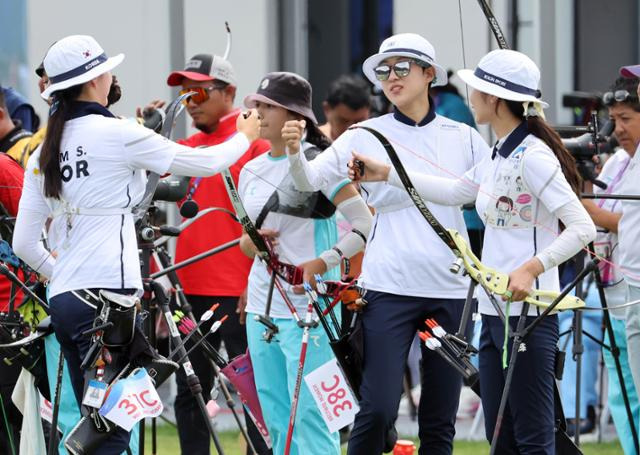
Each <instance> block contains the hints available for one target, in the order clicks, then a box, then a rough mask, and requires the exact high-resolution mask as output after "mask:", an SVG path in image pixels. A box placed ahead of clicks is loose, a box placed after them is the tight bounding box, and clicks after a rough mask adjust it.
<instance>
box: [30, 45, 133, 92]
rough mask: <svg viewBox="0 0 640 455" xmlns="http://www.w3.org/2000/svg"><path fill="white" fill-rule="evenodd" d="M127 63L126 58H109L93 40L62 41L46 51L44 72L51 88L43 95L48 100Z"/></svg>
mask: <svg viewBox="0 0 640 455" xmlns="http://www.w3.org/2000/svg"><path fill="white" fill-rule="evenodd" d="M122 60H124V54H118V55H116V56H115V57H111V58H109V57H107V54H105V52H104V50H103V49H102V47H100V45H99V44H98V42H97V41H96V40H95V39H94V38H93V37H91V36H85V35H72V36H67V37H66V38H62V39H61V40H59V41H58V42H56V43H55V44H54V45H53V46H51V47H50V48H49V50H48V51H47V55H45V57H44V61H43V64H44V69H45V71H46V72H47V76H49V82H50V85H49V86H48V87H47V88H46V90H44V91H43V92H42V97H43V98H44V99H45V100H46V99H48V98H49V97H50V96H51V94H52V93H53V92H55V91H57V90H64V89H66V88H69V87H73V86H74V85H80V84H84V83H85V82H89V81H90V80H92V79H95V78H96V77H98V76H100V75H101V74H104V73H106V72H107V71H111V70H112V69H113V68H115V67H116V66H118V65H119V64H120V63H122Z"/></svg>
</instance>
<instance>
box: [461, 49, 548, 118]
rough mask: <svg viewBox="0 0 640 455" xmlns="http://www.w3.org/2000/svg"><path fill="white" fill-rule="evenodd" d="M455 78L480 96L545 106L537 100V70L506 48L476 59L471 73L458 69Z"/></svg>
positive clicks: (531, 61)
mask: <svg viewBox="0 0 640 455" xmlns="http://www.w3.org/2000/svg"><path fill="white" fill-rule="evenodd" d="M458 76H460V79H462V80H463V81H464V82H465V83H467V84H468V85H470V86H471V87H473V88H475V89H476V90H479V91H481V92H483V93H488V94H489V95H494V96H497V97H498V98H502V99H505V100H510V101H522V102H526V101H529V102H531V103H539V104H540V105H541V106H542V107H549V105H548V104H547V103H545V102H544V101H542V100H541V99H540V96H541V93H540V90H538V85H539V83H540V70H539V69H538V67H537V66H536V64H535V63H534V62H533V60H531V59H530V58H529V57H527V56H526V55H524V54H523V53H521V52H518V51H512V50H508V49H497V50H495V51H491V52H489V53H488V54H487V55H485V56H484V57H482V59H480V62H479V63H478V66H477V67H476V69H475V70H469V69H464V70H458Z"/></svg>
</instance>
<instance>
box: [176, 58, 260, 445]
mask: <svg viewBox="0 0 640 455" xmlns="http://www.w3.org/2000/svg"><path fill="white" fill-rule="evenodd" d="M167 84H169V85H170V86H182V88H183V89H184V90H187V91H196V92H197V95H193V96H192V97H191V98H190V100H189V102H188V104H187V111H188V113H189V115H190V116H191V118H192V119H193V126H195V127H196V128H197V129H198V130H200V132H198V133H196V134H194V135H193V136H191V137H189V138H187V139H184V140H182V141H179V142H180V143H182V144H185V145H190V146H192V147H199V146H203V145H207V146H208V145H215V144H219V143H221V142H224V141H226V140H227V139H229V138H230V137H231V136H233V135H234V134H235V133H236V117H237V116H238V115H239V114H240V112H241V111H240V109H236V108H234V106H233V102H234V98H235V95H236V79H235V75H234V71H233V68H232V66H231V64H230V63H229V62H228V61H226V60H224V59H223V58H221V57H218V56H213V55H209V54H198V55H195V56H194V57H193V58H191V59H190V60H189V61H188V62H187V64H186V65H185V69H184V70H183V71H174V72H173V73H171V74H170V75H169V78H168V79H167ZM268 148H269V146H268V143H267V142H265V141H263V140H257V141H255V142H253V144H251V147H250V148H249V150H247V152H246V153H245V154H244V155H243V156H242V158H240V159H239V160H238V161H237V162H236V163H235V164H234V165H233V166H231V168H230V171H231V174H232V175H233V178H234V180H235V181H236V184H237V181H238V176H239V174H240V170H241V169H242V167H243V166H244V164H245V163H246V162H247V161H250V160H252V159H253V158H255V157H257V156H258V155H260V154H262V153H264V152H266V151H267V150H268ZM188 197H190V198H192V199H193V200H194V201H195V202H197V204H198V206H199V209H200V210H202V209H205V208H208V207H223V208H226V209H228V210H231V211H232V212H233V211H234V210H233V206H232V205H231V201H230V200H229V196H228V195H227V191H226V189H225V186H224V183H223V181H222V177H221V176H220V174H218V175H215V176H213V177H206V178H192V179H191V181H190V183H189V192H188ZM241 235H242V227H241V226H240V224H239V223H237V222H236V221H234V220H233V219H231V217H229V216H228V215H227V214H225V213H222V212H212V213H210V214H208V215H205V216H204V217H203V218H200V219H198V220H197V221H196V222H195V223H193V224H191V225H190V226H189V227H188V228H186V229H185V230H184V231H183V232H182V233H181V234H180V236H179V237H178V243H177V247H176V257H175V261H176V262H180V261H183V260H185V259H188V258H190V257H193V256H195V255H197V254H199V253H202V252H204V251H207V250H209V249H211V248H213V247H215V246H218V245H221V244H223V243H225V242H228V241H231V240H234V239H237V238H238V237H240V236H241ZM251 262H252V261H251V260H250V259H249V258H247V257H246V256H245V255H244V254H242V252H241V251H240V248H239V247H237V246H236V247H234V248H231V249H228V250H226V251H224V252H222V253H219V254H216V255H213V256H210V257H208V258H207V259H203V260H201V261H198V262H196V263H194V264H192V265H190V266H188V267H185V268H183V269H180V270H179V271H178V277H179V279H180V282H181V284H182V286H183V288H184V290H185V294H186V295H187V300H188V301H189V303H190V304H191V305H192V307H193V313H194V315H195V316H196V318H197V319H200V316H201V315H202V314H203V313H204V312H205V311H206V310H208V309H209V308H210V307H211V305H213V304H214V303H220V308H218V310H217V311H216V314H217V317H215V318H212V320H211V322H213V319H219V318H220V317H221V316H222V315H223V314H227V315H228V316H229V319H227V321H226V322H225V323H224V324H223V325H222V326H221V328H220V330H219V331H218V332H217V333H216V334H215V336H216V337H218V333H219V334H220V336H221V338H222V341H224V344H225V347H226V350H227V353H228V355H229V358H230V359H231V358H233V357H235V356H237V355H239V354H242V353H244V352H245V351H246V349H247V337H246V332H245V329H244V327H243V326H242V325H241V324H243V323H244V321H243V320H242V321H241V319H240V316H241V315H243V310H244V303H245V301H246V296H245V289H246V286H247V277H248V275H249V270H250V268H251ZM207 329H208V326H207V325H206V324H205V325H204V327H203V330H207ZM210 341H212V343H213V344H214V346H215V347H218V346H219V345H220V338H216V339H214V338H213V337H212V338H211V339H210ZM190 360H191V363H192V364H193V366H194V369H195V372H196V375H197V376H198V378H199V379H200V382H201V383H202V386H203V389H204V390H205V391H206V392H207V395H208V392H209V390H210V389H211V386H212V385H213V371H212V370H211V367H210V364H209V361H208V360H207V359H206V358H205V357H204V355H203V354H202V353H201V351H199V350H196V351H194V352H193V354H191V355H190ZM177 382H178V395H177V396H176V402H175V413H176V420H177V422H178V434H179V436H180V447H181V448H182V453H188V454H189V455H196V454H198V455H199V454H205V455H208V454H209V434H208V432H207V427H206V426H205V422H204V420H203V418H202V415H201V414H200V410H199V408H198V406H197V403H196V401H195V399H194V398H193V397H192V395H191V392H190V391H189V388H188V386H187V385H186V383H185V377H184V374H182V372H180V374H179V375H178V378H177ZM247 426H248V427H249V434H250V436H251V440H252V442H253V443H254V445H255V446H256V449H258V452H259V453H270V451H269V450H268V449H267V447H266V445H264V443H263V442H262V441H261V437H260V436H259V433H258V432H257V430H255V427H253V425H252V424H250V423H249V419H247Z"/></svg>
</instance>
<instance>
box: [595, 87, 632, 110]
mask: <svg viewBox="0 0 640 455" xmlns="http://www.w3.org/2000/svg"><path fill="white" fill-rule="evenodd" d="M625 101H629V102H632V103H637V102H638V97H637V96H636V95H635V94H633V93H629V92H628V91H626V90H616V91H615V92H607V93H605V94H604V95H602V104H604V105H605V106H611V105H612V104H614V103H623V102H625Z"/></svg>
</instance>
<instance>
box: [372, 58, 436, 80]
mask: <svg viewBox="0 0 640 455" xmlns="http://www.w3.org/2000/svg"><path fill="white" fill-rule="evenodd" d="M412 63H415V64H416V65H418V66H421V67H422V68H429V67H430V66H431V65H429V64H428V63H423V62H420V61H417V60H403V61H401V62H396V63H394V64H393V65H379V66H376V67H375V68H374V69H373V72H374V73H375V75H376V79H378V80H379V81H386V80H387V79H389V76H391V70H393V72H394V73H396V76H398V77H399V78H403V77H407V76H408V75H409V72H411V64H412Z"/></svg>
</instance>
